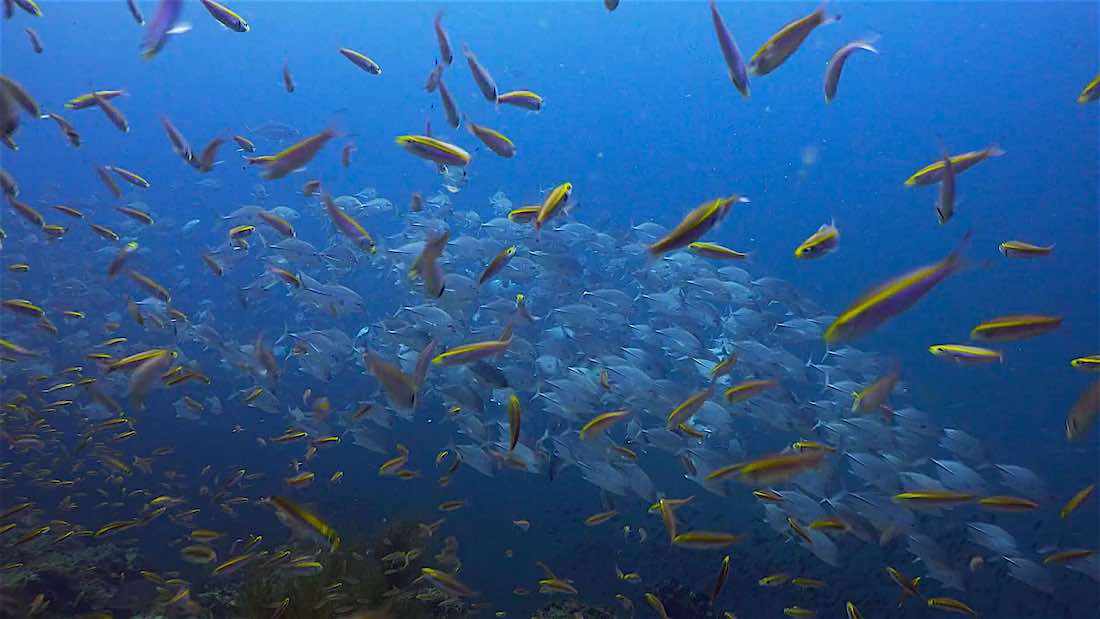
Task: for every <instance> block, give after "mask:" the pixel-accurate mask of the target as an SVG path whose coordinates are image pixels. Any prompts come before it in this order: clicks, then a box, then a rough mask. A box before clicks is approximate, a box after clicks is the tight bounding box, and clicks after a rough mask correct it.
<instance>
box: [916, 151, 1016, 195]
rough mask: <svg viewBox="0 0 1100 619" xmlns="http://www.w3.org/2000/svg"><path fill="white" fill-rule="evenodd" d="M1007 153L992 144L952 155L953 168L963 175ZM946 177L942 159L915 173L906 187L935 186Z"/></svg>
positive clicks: (956, 172) (957, 173)
mask: <svg viewBox="0 0 1100 619" xmlns="http://www.w3.org/2000/svg"><path fill="white" fill-rule="evenodd" d="M1004 154H1005V151H1004V150H1003V149H1002V148H1001V147H1000V146H998V145H997V144H991V145H989V146H987V147H986V148H983V149H982V150H974V151H970V152H966V153H962V154H961V155H951V156H950V160H951V168H952V169H953V170H954V172H955V175H956V176H957V175H959V174H962V173H963V172H965V171H967V170H969V169H970V168H972V167H974V166H975V165H977V164H979V163H981V162H983V161H985V160H986V159H991V158H994V157H1002V156H1004ZM943 176H944V163H943V159H940V160H938V161H936V162H934V163H930V164H928V165H926V166H924V167H923V168H921V169H919V170H917V171H916V172H914V173H913V174H912V175H911V176H910V177H909V178H907V179H906V180H905V186H906V187H915V186H923V185H934V184H936V183H938V182H940V181H942V180H943Z"/></svg>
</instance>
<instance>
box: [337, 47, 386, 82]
mask: <svg viewBox="0 0 1100 619" xmlns="http://www.w3.org/2000/svg"><path fill="white" fill-rule="evenodd" d="M336 51H338V52H340V55H342V56H343V57H344V58H347V59H348V60H350V61H351V63H352V64H353V65H355V66H357V67H359V68H360V69H362V70H364V71H366V72H367V73H370V74H371V75H382V67H380V66H379V65H378V63H377V62H375V61H373V60H371V59H370V58H368V57H367V56H366V55H365V54H363V53H362V52H357V51H355V50H354V49H350V48H347V47H341V48H340V49H338V50H336Z"/></svg>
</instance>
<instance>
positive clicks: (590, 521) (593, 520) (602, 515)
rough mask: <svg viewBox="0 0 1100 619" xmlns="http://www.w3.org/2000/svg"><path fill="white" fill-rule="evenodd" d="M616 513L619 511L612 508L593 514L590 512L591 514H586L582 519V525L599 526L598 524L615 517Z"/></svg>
mask: <svg viewBox="0 0 1100 619" xmlns="http://www.w3.org/2000/svg"><path fill="white" fill-rule="evenodd" d="M618 515H619V512H618V511H616V510H614V509H610V510H607V511H602V512H599V513H595V514H592V515H591V516H588V517H587V518H585V519H584V526H586V527H595V526H599V525H601V524H603V523H605V522H607V521H608V520H611V519H613V518H615V517H616V516H618Z"/></svg>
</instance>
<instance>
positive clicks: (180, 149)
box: [160, 116, 194, 163]
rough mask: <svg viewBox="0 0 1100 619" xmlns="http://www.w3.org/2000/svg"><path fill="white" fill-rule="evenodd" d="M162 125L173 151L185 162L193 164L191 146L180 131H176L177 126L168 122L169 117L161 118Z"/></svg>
mask: <svg viewBox="0 0 1100 619" xmlns="http://www.w3.org/2000/svg"><path fill="white" fill-rule="evenodd" d="M160 123H161V125H163V126H164V133H166V134H167V135H168V141H169V142H171V143H172V150H173V151H175V153H176V154H177V155H179V156H180V157H182V158H183V160H184V161H186V162H187V163H191V160H192V159H193V158H194V154H193V153H192V152H191V145H190V144H188V143H187V138H185V137H183V134H182V133H180V130H179V129H176V126H175V125H173V124H172V121H170V120H168V117H167V116H161V117H160Z"/></svg>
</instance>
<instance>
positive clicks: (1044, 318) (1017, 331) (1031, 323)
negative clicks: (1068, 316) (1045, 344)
mask: <svg viewBox="0 0 1100 619" xmlns="http://www.w3.org/2000/svg"><path fill="white" fill-rule="evenodd" d="M1060 326H1062V317H1061V316H1050V315H1041V314H1016V315H1011V316H1000V317H997V318H993V319H990V320H985V321H982V322H981V323H979V324H978V325H977V326H975V327H974V328H973V329H971V330H970V339H972V340H975V341H979V342H1009V341H1014V340H1022V339H1024V338H1029V337H1035V336H1037V335H1042V334H1044V333H1049V332H1051V331H1053V330H1055V329H1057V328H1058V327H1060Z"/></svg>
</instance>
